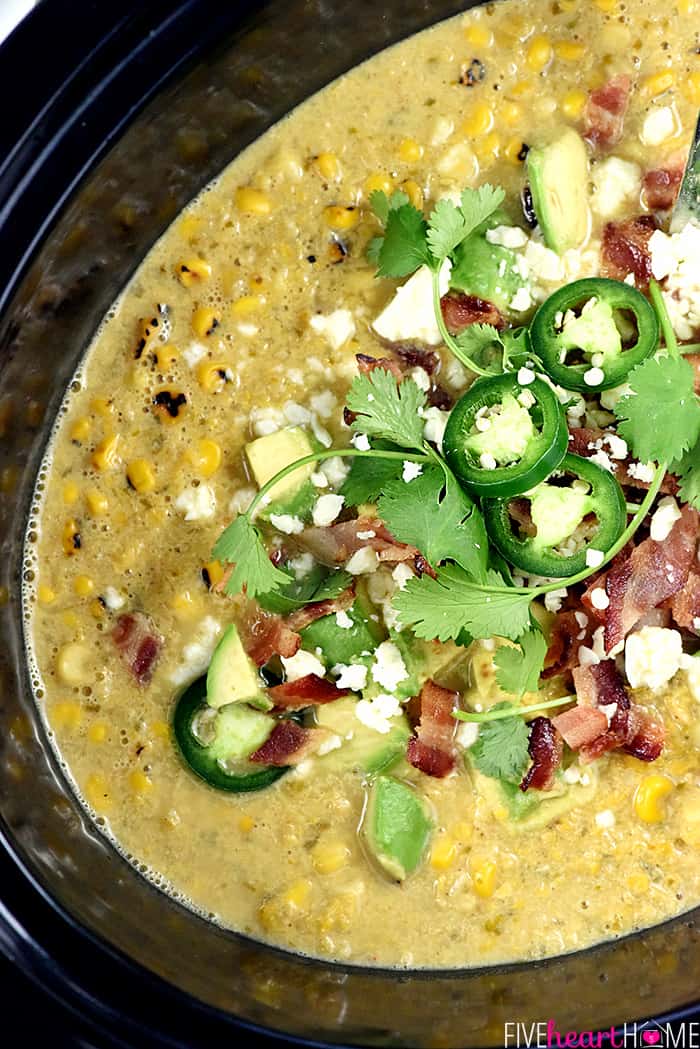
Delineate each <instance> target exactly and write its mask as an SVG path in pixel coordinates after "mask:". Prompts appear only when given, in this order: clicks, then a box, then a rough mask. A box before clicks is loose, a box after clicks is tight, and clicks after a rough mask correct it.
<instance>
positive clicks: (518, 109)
mask: <svg viewBox="0 0 700 1049" xmlns="http://www.w3.org/2000/svg"><path fill="white" fill-rule="evenodd" d="M522 115H523V107H522V106H521V105H520V103H519V102H511V100H510V99H506V100H505V102H504V103H503V105H502V106H501V109H500V113H499V116H500V117H501V119H502V120H503V121H504V122H505V123H506V124H517V123H518V121H519V120H521V119H522Z"/></svg>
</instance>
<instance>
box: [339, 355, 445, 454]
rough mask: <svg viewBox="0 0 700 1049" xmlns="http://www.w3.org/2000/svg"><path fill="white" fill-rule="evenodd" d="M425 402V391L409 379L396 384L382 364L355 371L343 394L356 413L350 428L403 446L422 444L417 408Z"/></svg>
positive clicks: (421, 426)
mask: <svg viewBox="0 0 700 1049" xmlns="http://www.w3.org/2000/svg"><path fill="white" fill-rule="evenodd" d="M425 403H426V401H425V393H424V392H423V390H421V389H420V388H419V387H418V386H417V385H416V383H415V382H414V381H413V379H404V380H403V382H402V383H401V384H400V385H399V384H398V383H397V382H396V379H395V378H394V376H393V375H392V374H391V372H388V371H386V370H385V369H384V368H375V369H374V371H372V372H369V373H368V374H366V375H357V376H356V377H355V379H354V380H353V384H352V386H351V387H350V390H349V391H348V396H347V406H348V408H349V409H350V411H351V412H354V413H355V414H356V416H357V418H356V419H354V420H353V422H352V426H353V429H355V430H359V431H360V432H361V433H366V434H368V435H369V436H370V437H372V436H374V437H385V438H386V439H387V440H389V441H394V442H395V443H396V444H400V445H401V446H402V447H404V448H417V449H422V447H423V425H424V424H423V419H422V417H421V416H420V415H419V414H418V412H419V409H421V408H424V407H425Z"/></svg>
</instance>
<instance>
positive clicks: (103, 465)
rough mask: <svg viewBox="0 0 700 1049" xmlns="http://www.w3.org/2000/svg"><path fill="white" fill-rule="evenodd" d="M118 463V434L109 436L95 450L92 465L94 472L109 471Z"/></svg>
mask: <svg viewBox="0 0 700 1049" xmlns="http://www.w3.org/2000/svg"><path fill="white" fill-rule="evenodd" d="M119 461H120V458H119V434H110V436H109V437H105V439H104V440H103V441H100V443H99V444H98V446H97V448H95V451H94V452H93V454H92V465H93V466H94V467H95V469H96V470H111V469H112V467H114V466H116V465H117V464H118V463H119Z"/></svg>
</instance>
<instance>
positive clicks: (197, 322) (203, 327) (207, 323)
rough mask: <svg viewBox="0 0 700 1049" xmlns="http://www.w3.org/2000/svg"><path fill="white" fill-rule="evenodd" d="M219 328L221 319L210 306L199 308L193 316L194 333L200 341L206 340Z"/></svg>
mask: <svg viewBox="0 0 700 1049" xmlns="http://www.w3.org/2000/svg"><path fill="white" fill-rule="evenodd" d="M218 327H219V318H218V317H217V315H216V311H215V310H213V309H212V308H211V307H210V306H198V307H197V309H196V310H195V311H194V313H193V314H192V331H193V332H194V333H195V335H197V336H199V338H200V339H205V338H206V337H207V336H208V335H211V334H212V332H213V331H214V329H215V328H218Z"/></svg>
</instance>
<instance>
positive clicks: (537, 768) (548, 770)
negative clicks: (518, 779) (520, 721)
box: [520, 717, 564, 791]
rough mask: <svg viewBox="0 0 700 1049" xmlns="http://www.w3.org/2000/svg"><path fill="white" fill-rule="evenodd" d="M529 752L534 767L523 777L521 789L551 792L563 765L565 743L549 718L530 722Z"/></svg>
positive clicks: (540, 718) (535, 719)
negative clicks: (555, 777)
mask: <svg viewBox="0 0 700 1049" xmlns="http://www.w3.org/2000/svg"><path fill="white" fill-rule="evenodd" d="M527 750H528V753H529V755H530V757H531V758H532V765H531V766H530V768H529V769H528V770H527V772H526V773H525V775H524V776H523V780H522V783H521V784H520V789H521V790H522V791H526V790H529V789H530V787H533V788H534V789H535V790H551V789H552V787H553V786H554V773H555V772H556V770H557V769H558V768H559V766H560V765H561V759H562V755H563V753H564V741H563V739H562V738H561V736H560V734H559V732H558V731H557V729H556V727H555V726H554V724H553V723H552V722H551V721H550V719H549V718H543V717H539V718H533V720H532V721H531V722H530V740H529V742H528V745H527Z"/></svg>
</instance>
